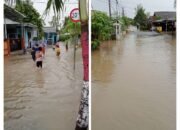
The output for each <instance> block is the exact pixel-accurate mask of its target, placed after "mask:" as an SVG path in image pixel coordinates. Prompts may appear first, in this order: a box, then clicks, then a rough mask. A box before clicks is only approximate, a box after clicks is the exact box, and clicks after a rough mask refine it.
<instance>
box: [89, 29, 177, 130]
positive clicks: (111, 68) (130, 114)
mask: <svg viewBox="0 0 180 130" xmlns="http://www.w3.org/2000/svg"><path fill="white" fill-rule="evenodd" d="M175 129H176V41H175V37H172V36H171V35H167V34H162V35H160V34H157V33H155V32H139V31H133V32H129V33H128V34H127V35H126V36H125V37H124V38H123V39H121V40H120V41H107V42H104V43H103V44H102V45H101V47H100V49H99V50H97V51H94V52H92V130H175Z"/></svg>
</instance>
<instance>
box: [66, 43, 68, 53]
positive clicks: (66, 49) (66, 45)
mask: <svg viewBox="0 0 180 130" xmlns="http://www.w3.org/2000/svg"><path fill="white" fill-rule="evenodd" d="M66 51H68V41H66Z"/></svg>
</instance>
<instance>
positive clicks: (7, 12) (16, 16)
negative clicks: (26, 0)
mask: <svg viewBox="0 0 180 130" xmlns="http://www.w3.org/2000/svg"><path fill="white" fill-rule="evenodd" d="M4 17H5V18H8V19H10V20H12V21H15V22H22V21H23V19H24V18H25V16H24V15H23V14H21V13H20V12H18V11H17V10H15V9H13V8H11V7H9V6H7V5H6V4H4Z"/></svg>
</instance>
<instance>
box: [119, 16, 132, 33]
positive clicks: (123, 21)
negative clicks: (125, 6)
mask: <svg viewBox="0 0 180 130" xmlns="http://www.w3.org/2000/svg"><path fill="white" fill-rule="evenodd" d="M120 23H121V30H122V31H125V30H126V29H127V28H128V27H129V25H131V24H133V19H131V18H128V17H126V16H122V17H121V18H120Z"/></svg>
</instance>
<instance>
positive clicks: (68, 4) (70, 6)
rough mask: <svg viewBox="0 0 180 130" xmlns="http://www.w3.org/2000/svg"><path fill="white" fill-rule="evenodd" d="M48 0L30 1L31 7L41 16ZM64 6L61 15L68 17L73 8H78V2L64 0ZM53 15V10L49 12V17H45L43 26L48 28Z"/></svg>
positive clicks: (76, 0) (75, 0)
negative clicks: (64, 9)
mask: <svg viewBox="0 0 180 130" xmlns="http://www.w3.org/2000/svg"><path fill="white" fill-rule="evenodd" d="M47 1H48V0H32V2H33V6H34V7H35V9H37V11H38V12H39V13H40V14H41V15H42V14H43V12H44V10H45V8H46V4H47ZM65 3H66V4H65V6H66V11H65V12H64V13H63V14H64V16H69V14H70V11H71V10H72V9H73V8H77V7H78V4H77V3H78V0H66V2H65ZM53 15H54V13H53V10H51V11H50V13H49V16H47V17H46V19H45V23H46V25H45V26H49V23H48V22H49V21H51V19H52V17H53Z"/></svg>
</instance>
